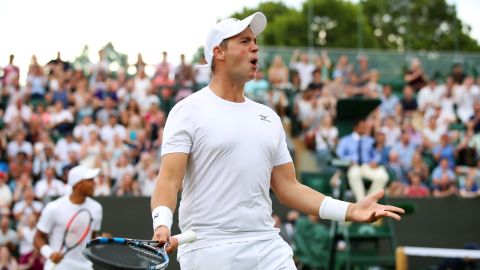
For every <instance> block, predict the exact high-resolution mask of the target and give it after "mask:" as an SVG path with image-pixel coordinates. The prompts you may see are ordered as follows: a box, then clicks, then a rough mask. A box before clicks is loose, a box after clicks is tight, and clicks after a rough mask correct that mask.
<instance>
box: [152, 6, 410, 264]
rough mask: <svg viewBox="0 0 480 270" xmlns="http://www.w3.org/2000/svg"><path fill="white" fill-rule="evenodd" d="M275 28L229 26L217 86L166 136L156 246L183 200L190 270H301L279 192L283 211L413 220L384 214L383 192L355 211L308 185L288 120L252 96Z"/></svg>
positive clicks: (178, 113) (185, 259)
mask: <svg viewBox="0 0 480 270" xmlns="http://www.w3.org/2000/svg"><path fill="white" fill-rule="evenodd" d="M266 23H267V21H266V18H265V15H263V14H262V13H259V12H257V13H255V14H253V15H251V16H249V17H247V18H245V19H243V20H237V19H232V18H230V19H226V20H223V21H221V22H219V23H218V24H216V25H215V26H214V27H213V28H212V29H211V31H210V33H209V34H208V36H207V40H206V43H205V51H204V53H205V58H206V60H207V62H208V65H209V66H210V67H211V69H212V74H213V77H212V80H211V82H210V85H209V86H207V87H205V88H203V89H202V90H200V91H198V92H196V93H195V94H193V95H191V96H189V97H187V98H185V99H184V100H182V101H181V102H179V103H178V104H177V105H176V106H175V107H174V108H173V110H172V111H171V113H170V115H169V117H168V119H167V123H166V126H165V131H164V141H163V145H162V163H161V167H160V172H159V175H158V178H157V184H156V187H155V191H154V193H153V195H152V200H151V207H152V217H153V228H154V236H153V238H154V239H156V240H159V241H160V242H166V241H170V242H171V245H170V247H169V248H168V249H167V252H171V251H172V250H174V249H175V248H177V246H178V242H177V241H176V240H175V239H173V238H171V237H170V227H171V225H172V216H173V212H174V211H175V208H176V202H177V193H178V192H179V191H180V189H181V188H182V187H183V191H182V196H181V202H180V207H179V226H180V229H181V230H182V231H186V230H193V231H195V232H196V233H197V240H196V241H195V242H193V243H190V244H185V245H182V246H181V247H179V250H178V260H179V262H180V266H181V268H182V269H183V270H190V269H195V270H203V269H209V270H211V269H222V270H225V269H245V270H253V269H255V270H259V269H262V270H270V269H272V270H273V269H295V265H294V262H293V259H292V250H291V248H290V247H289V246H288V244H287V243H286V242H284V241H283V240H282V238H281V237H280V235H279V233H278V231H277V230H275V229H274V226H273V225H274V221H273V219H272V202H271V200H270V197H269V190H270V188H272V190H273V191H274V192H275V194H276V196H277V197H278V199H279V200H280V202H281V203H283V204H285V205H287V206H289V207H291V208H294V209H298V210H300V211H301V212H303V213H306V214H313V215H320V217H321V218H324V219H333V220H343V221H345V220H348V221H358V222H373V221H375V220H377V219H378V218H380V217H383V216H388V217H392V218H395V219H397V220H399V219H400V216H399V214H400V213H403V210H402V209H400V208H397V207H393V206H385V205H381V204H377V201H378V200H379V199H380V198H381V197H382V196H383V191H381V192H378V193H377V194H373V195H372V196H369V197H366V198H365V199H364V200H362V201H360V202H358V203H355V204H350V203H347V202H343V201H339V200H335V199H332V198H330V197H325V196H324V195H322V194H320V193H318V192H316V191H314V190H312V189H310V188H308V187H306V186H304V185H302V184H300V183H299V182H298V181H297V179H296V178H295V169H294V166H293V163H292V159H291V157H290V155H289V152H288V150H287V145H286V141H285V133H284V130H283V128H282V123H281V121H280V118H279V117H278V116H277V115H276V113H275V112H274V111H273V110H271V109H270V108H268V107H266V106H264V105H261V104H258V103H255V102H253V101H251V100H249V99H248V98H246V97H245V96H244V92H243V89H244V85H245V83H246V82H247V81H249V80H252V79H253V78H254V76H255V71H256V70H257V69H258V46H257V39H256V37H257V36H258V35H259V34H260V33H261V32H262V31H263V30H264V28H265V26H266Z"/></svg>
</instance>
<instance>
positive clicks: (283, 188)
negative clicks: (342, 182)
mask: <svg viewBox="0 0 480 270" xmlns="http://www.w3.org/2000/svg"><path fill="white" fill-rule="evenodd" d="M270 181H271V187H272V190H273V191H274V192H275V194H276V195H277V198H278V200H279V201H280V202H281V203H282V204H284V205H286V206H288V207H290V208H293V209H297V210H299V211H301V212H303V213H305V214H309V215H317V216H320V217H321V218H323V219H331V220H337V221H355V222H374V221H376V220H377V219H379V218H381V217H391V218H394V219H396V220H400V214H403V213H404V210H403V209H401V208H398V207H394V206H390V205H382V204H379V203H378V201H379V200H380V199H381V198H382V197H383V195H384V192H383V190H381V191H379V192H377V193H375V194H372V195H370V196H367V197H366V198H364V199H362V200H360V201H359V202H357V203H348V202H344V201H339V200H336V199H333V198H331V197H328V196H325V195H323V194H321V193H319V192H317V191H315V190H313V189H311V188H309V187H307V186H305V185H302V184H301V183H299V182H298V181H297V179H296V176H295V168H294V166H293V163H286V164H283V165H280V166H276V167H274V168H273V171H272V177H271V180H270Z"/></svg>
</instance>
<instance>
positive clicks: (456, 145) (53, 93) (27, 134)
mask: <svg viewBox="0 0 480 270" xmlns="http://www.w3.org/2000/svg"><path fill="white" fill-rule="evenodd" d="M179 63H180V64H179V65H176V66H175V65H173V64H172V63H171V62H170V60H169V58H168V53H167V52H163V53H162V59H161V61H160V62H159V63H158V64H147V63H145V62H144V60H143V59H142V55H141V54H139V55H138V59H137V61H136V62H135V63H134V64H133V65H132V67H134V70H135V72H134V73H133V74H131V73H127V71H126V70H122V69H120V70H116V71H112V70H110V66H111V65H110V63H109V62H108V60H107V58H106V55H105V51H104V50H100V51H99V61H98V62H96V63H92V64H91V65H90V66H89V68H88V69H76V68H74V66H73V65H72V64H71V63H69V62H68V61H66V60H63V59H62V58H61V55H60V53H58V55H57V58H55V59H52V60H51V61H49V62H48V63H38V62H37V60H36V57H35V56H32V60H31V63H30V65H29V66H28V67H18V66H16V65H15V57H14V55H11V56H10V59H8V63H6V64H4V65H3V68H2V71H3V72H2V73H0V74H3V75H2V76H1V81H0V116H1V117H0V216H1V221H0V246H1V247H2V248H1V249H0V269H4V267H7V269H15V268H9V266H6V265H8V264H18V265H19V267H20V268H22V267H23V268H24V269H38V268H35V267H37V266H38V262H37V260H38V259H39V256H38V254H37V253H36V251H35V250H34V249H33V244H32V240H33V233H32V232H34V230H35V223H36V219H37V218H38V216H39V213H40V212H41V210H42V207H43V206H44V205H45V204H46V203H47V202H48V201H50V200H52V199H53V198H56V197H58V196H61V195H63V194H67V193H68V192H69V188H68V186H67V185H66V176H67V174H68V171H69V169H70V168H72V167H74V166H76V165H77V164H82V165H85V166H89V167H97V168H101V174H100V176H99V177H98V178H96V179H95V183H96V188H95V195H96V196H150V195H151V193H152V190H153V186H154V183H155V177H156V175H157V172H158V169H159V166H160V151H161V144H162V133H163V127H164V125H165V121H166V118H167V115H168V113H169V111H170V110H171V108H172V107H173V106H174V105H175V104H176V103H177V102H178V101H180V100H182V99H183V98H185V97H187V96H188V95H190V94H192V93H194V92H195V91H198V90H199V89H201V88H203V87H204V86H206V85H208V82H209V79H210V70H209V69H208V68H201V67H197V66H196V65H194V64H189V63H187V60H186V59H185V56H184V55H182V56H181V57H180V61H179ZM202 63H204V61H203V60H200V64H202ZM266 64H267V65H266V68H265V69H264V70H258V71H257V75H256V78H255V79H254V80H252V81H250V82H248V83H247V84H246V86H245V95H246V96H247V97H248V98H250V99H252V100H255V101H257V102H260V103H263V104H265V105H267V106H269V107H271V108H272V109H274V110H275V111H276V112H277V113H278V114H279V115H280V117H281V119H282V121H283V124H284V126H285V129H286V131H287V134H288V137H289V141H300V142H301V143H302V146H303V147H304V149H305V151H311V152H312V153H314V154H315V155H316V156H317V157H318V158H317V160H316V161H317V166H318V169H319V170H322V169H323V168H325V167H327V166H329V165H328V164H329V162H330V161H331V160H332V159H333V158H334V157H338V156H340V158H342V156H341V153H340V152H341V151H339V149H338V147H339V141H341V138H340V136H339V131H338V129H337V127H336V126H335V125H336V115H337V110H336V105H337V101H338V100H339V99H342V98H355V99H360V100H364V99H379V100H380V101H381V103H380V106H379V107H378V109H376V110H375V111H374V112H373V113H371V114H370V115H369V116H368V117H367V118H366V119H365V123H364V126H363V131H362V134H357V135H361V136H363V137H368V138H371V141H372V144H371V149H370V150H369V151H371V152H372V156H375V158H372V159H371V160H367V159H364V160H359V161H358V164H357V165H360V166H361V168H363V167H364V166H365V167H369V168H373V169H375V170H377V169H381V170H384V171H385V173H386V175H388V177H387V179H386V180H385V181H383V182H382V183H383V184H382V185H383V187H384V188H386V189H387V191H388V193H389V195H390V196H407V197H426V196H436V197H445V196H463V197H475V196H478V195H479V191H478V184H479V179H480V159H479V158H478V157H479V153H480V152H479V151H480V135H479V134H478V132H477V131H479V130H480V88H479V86H478V84H479V80H476V78H475V77H474V76H472V75H471V74H467V73H466V72H464V71H463V69H462V65H460V64H455V65H453V66H452V71H451V74H450V75H449V76H447V77H445V78H437V77H428V76H427V74H428V72H426V71H424V70H423V69H422V63H421V62H420V61H419V60H418V59H416V58H414V59H412V60H411V63H410V67H409V69H408V71H407V72H406V73H405V77H404V81H405V84H404V87H403V89H393V88H392V86H391V85H389V84H388V83H383V84H382V83H381V82H382V80H381V67H370V66H369V62H368V57H367V56H366V55H360V56H358V57H357V58H356V59H349V58H348V57H347V56H345V55H342V56H340V57H339V58H338V59H330V58H329V56H328V54H327V53H326V52H321V53H320V54H318V55H315V54H307V53H305V52H300V51H298V50H296V51H294V52H293V54H292V55H291V59H285V58H282V57H281V56H279V55H277V56H274V57H273V58H272V59H268V61H267V63H266ZM147 66H150V67H153V69H154V73H153V74H151V75H147V72H146V67H147ZM20 68H22V69H23V68H28V72H27V76H26V78H21V77H20V74H21V72H20ZM22 74H23V73H22ZM477 79H478V78H477ZM289 145H291V148H292V150H294V151H301V150H302V149H293V148H294V147H293V146H292V145H295V146H296V147H295V148H297V147H298V144H289ZM300 148H302V147H300ZM363 151H365V150H363ZM363 163H364V164H363ZM352 175H353V174H352ZM352 175H350V173H349V174H348V177H350V176H352ZM352 177H353V176H352ZM367 177H368V176H367ZM5 247H9V248H10V249H8V248H5ZM12 251H14V252H13V253H14V254H15V257H13V256H11V254H10V253H11V252H12ZM15 258H18V260H17V259H15Z"/></svg>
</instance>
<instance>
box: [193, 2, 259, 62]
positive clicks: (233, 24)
mask: <svg viewBox="0 0 480 270" xmlns="http://www.w3.org/2000/svg"><path fill="white" fill-rule="evenodd" d="M265 26H267V18H266V17H265V15H264V14H263V13H261V12H255V13H254V14H252V15H250V16H248V17H247V18H245V19H243V20H238V19H235V18H228V19H225V20H223V21H220V22H218V23H217V24H216V25H215V26H214V27H213V28H212V29H211V30H210V32H209V33H208V35H207V39H206V41H205V47H204V49H203V50H204V53H205V60H206V61H207V64H206V65H203V66H204V67H208V66H211V65H212V61H213V49H214V48H215V47H216V46H218V45H220V43H222V41H223V40H224V39H227V38H230V37H233V36H235V35H237V34H239V33H240V32H242V31H243V30H245V29H247V27H250V29H252V32H253V35H254V36H255V37H256V36H258V35H260V33H262V32H263V30H264V29H265Z"/></svg>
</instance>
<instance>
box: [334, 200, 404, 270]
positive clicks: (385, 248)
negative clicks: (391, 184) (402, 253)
mask: <svg viewBox="0 0 480 270" xmlns="http://www.w3.org/2000/svg"><path fill="white" fill-rule="evenodd" d="M381 203H386V204H388V202H386V199H384V201H382V202H381ZM339 233H340V234H341V235H342V236H343V238H344V239H345V242H346V253H347V256H345V262H344V266H345V267H346V268H347V269H349V268H350V267H351V266H355V267H357V268H360V269H362V268H364V269H366V268H368V267H374V266H381V267H384V268H392V269H393V268H394V267H395V249H396V245H397V243H396V238H395V232H394V229H393V221H392V219H389V218H383V219H381V220H380V221H379V222H376V223H373V224H363V223H348V224H344V225H342V226H341V228H339Z"/></svg>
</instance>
